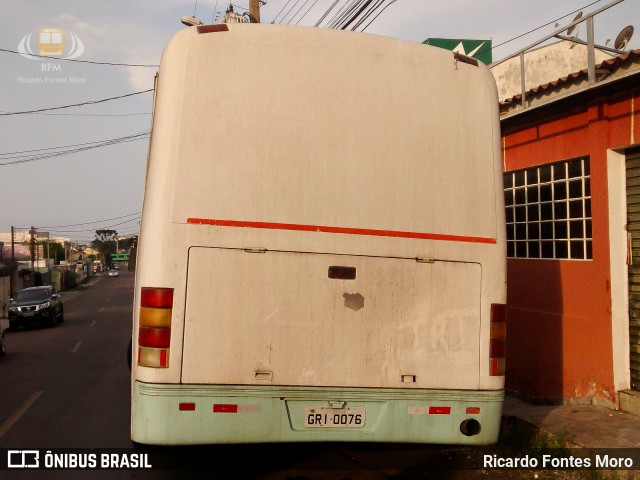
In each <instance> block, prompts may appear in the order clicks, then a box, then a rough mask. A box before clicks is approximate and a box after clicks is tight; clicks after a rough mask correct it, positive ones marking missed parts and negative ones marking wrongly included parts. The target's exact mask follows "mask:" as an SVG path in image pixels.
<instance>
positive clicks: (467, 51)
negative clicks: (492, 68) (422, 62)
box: [422, 38, 493, 65]
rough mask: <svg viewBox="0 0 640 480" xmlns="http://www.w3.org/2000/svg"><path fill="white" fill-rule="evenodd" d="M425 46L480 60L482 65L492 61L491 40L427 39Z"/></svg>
mask: <svg viewBox="0 0 640 480" xmlns="http://www.w3.org/2000/svg"><path fill="white" fill-rule="evenodd" d="M422 43H424V44H425V45H433V46H434V47H440V48H444V49H445V50H451V51H453V52H456V53H460V54H461V55H466V56H467V57H472V58H475V59H477V60H480V61H481V62H482V63H485V64H487V65H489V64H490V63H491V62H492V61H493V60H492V55H491V40H461V39H455V38H427V39H426V40H425V41H424V42H422Z"/></svg>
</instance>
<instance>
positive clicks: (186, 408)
mask: <svg viewBox="0 0 640 480" xmlns="http://www.w3.org/2000/svg"><path fill="white" fill-rule="evenodd" d="M178 409H179V410H180V411H181V412H193V411H195V409H196V404H195V403H187V402H181V403H180V404H179V405H178Z"/></svg>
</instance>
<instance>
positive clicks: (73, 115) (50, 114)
mask: <svg viewBox="0 0 640 480" xmlns="http://www.w3.org/2000/svg"><path fill="white" fill-rule="evenodd" d="M33 115H43V116H46V117H54V116H67V117H135V116H138V115H151V112H138V113H44V112H43V113H33Z"/></svg>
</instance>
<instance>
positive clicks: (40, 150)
mask: <svg viewBox="0 0 640 480" xmlns="http://www.w3.org/2000/svg"><path fill="white" fill-rule="evenodd" d="M148 133H149V132H148V131H147V132H140V133H135V134H133V135H126V136H125V137H119V138H127V137H131V136H136V135H142V134H148ZM111 140H116V139H113V138H110V139H106V140H96V141H93V142H84V143H72V144H70V145H61V146H59V147H45V148H34V149H32V150H18V151H15V152H4V153H0V156H4V155H15V154H17V153H32V152H42V151H44V150H59V149H61V148H71V147H81V146H84V145H94V144H96V143H103V142H109V141H111ZM7 158H17V157H7Z"/></svg>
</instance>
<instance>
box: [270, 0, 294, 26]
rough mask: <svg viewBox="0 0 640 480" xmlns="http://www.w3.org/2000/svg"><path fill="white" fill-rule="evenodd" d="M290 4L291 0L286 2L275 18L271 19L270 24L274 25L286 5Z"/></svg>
mask: <svg viewBox="0 0 640 480" xmlns="http://www.w3.org/2000/svg"><path fill="white" fill-rule="evenodd" d="M290 2H291V0H287V3H285V4H284V7H282V8H281V9H280V11H279V12H278V14H277V15H276V16H275V17H273V20H271V23H275V22H276V19H277V18H278V17H279V16H280V14H281V13H282V12H283V11H284V9H285V8H287V5H289V3H290ZM285 16H286V15H285Z"/></svg>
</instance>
